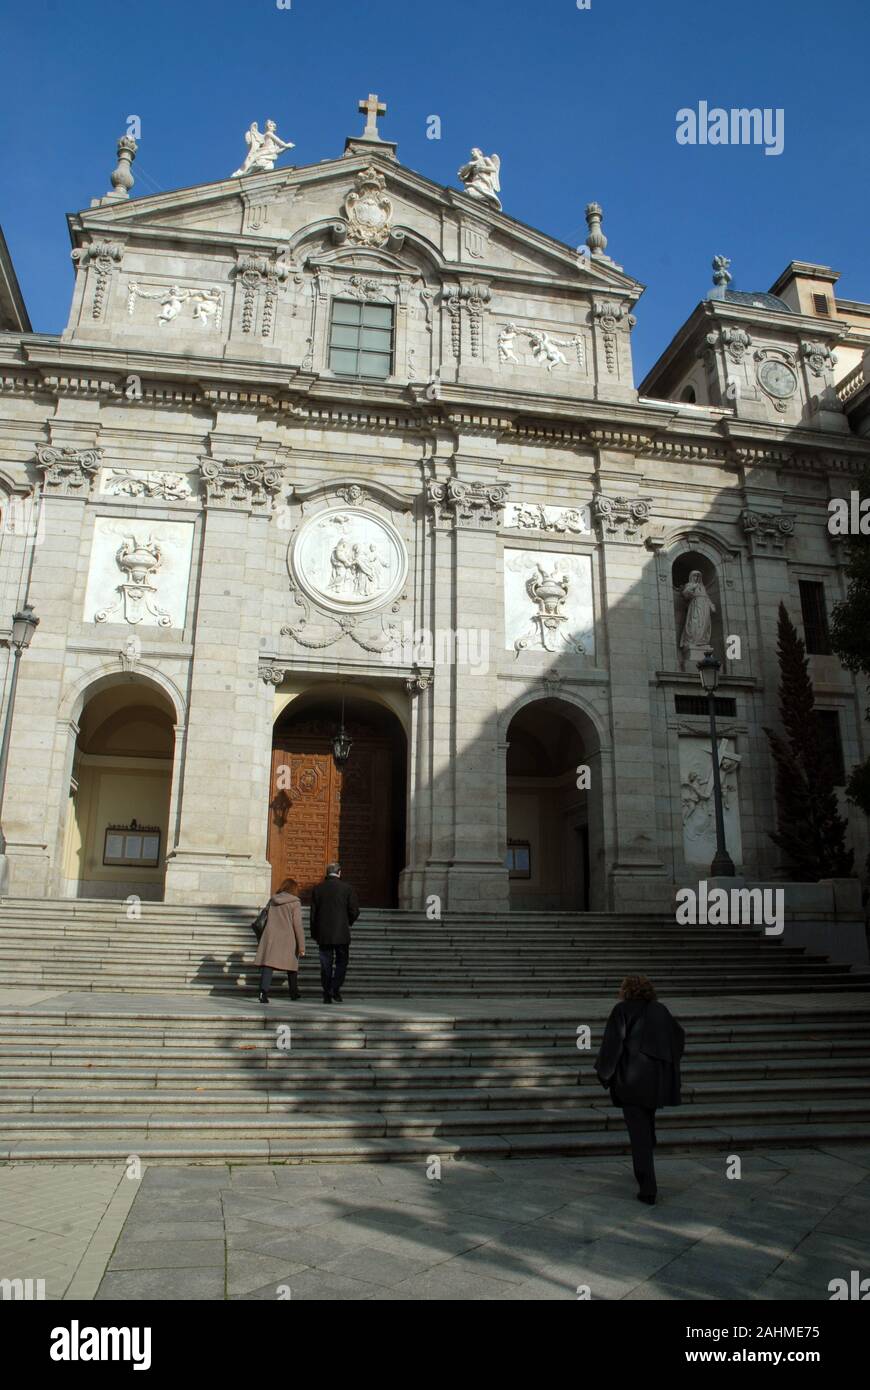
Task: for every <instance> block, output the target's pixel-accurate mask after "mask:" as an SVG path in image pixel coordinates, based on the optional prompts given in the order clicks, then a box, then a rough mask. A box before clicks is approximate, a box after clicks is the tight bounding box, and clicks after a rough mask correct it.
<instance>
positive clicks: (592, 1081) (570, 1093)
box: [0, 1070, 870, 1123]
mask: <svg viewBox="0 0 870 1390" xmlns="http://www.w3.org/2000/svg"><path fill="white" fill-rule="evenodd" d="M275 1085H276V1081H275V1079H273V1081H272V1085H271V1087H267V1086H257V1087H250V1086H247V1085H246V1086H245V1087H244V1089H241V1090H236V1089H232V1088H231V1087H230V1086H229V1085H227V1086H226V1087H212V1088H210V1089H209V1090H208V1091H207V1092H206V1090H205V1088H204V1087H202V1086H200V1087H196V1088H193V1087H191V1086H190V1085H189V1084H188V1085H185V1084H184V1082H179V1081H177V1080H176V1083H175V1086H174V1088H173V1089H171V1090H169V1089H167V1090H160V1089H157V1090H155V1088H154V1087H148V1088H144V1089H139V1090H136V1089H135V1088H131V1086H130V1084H129V1082H125V1083H124V1085H118V1084H114V1085H112V1086H111V1087H105V1088H89V1089H88V1090H87V1091H76V1090H74V1089H72V1088H69V1087H66V1088H63V1089H59V1090H52V1089H51V1088H50V1087H49V1088H45V1087H39V1088H38V1089H31V1088H27V1087H21V1088H19V1089H18V1090H14V1089H13V1090H9V1089H6V1087H5V1083H4V1086H3V1087H2V1088H0V1114H2V1115H3V1116H4V1117H5V1116H21V1115H28V1114H29V1115H48V1116H50V1115H61V1114H76V1115H79V1116H80V1117H85V1116H88V1115H94V1114H96V1115H100V1114H103V1113H109V1112H120V1113H131V1114H134V1115H140V1114H143V1113H144V1114H147V1115H152V1116H154V1117H155V1118H159V1117H160V1116H161V1115H165V1114H171V1113H173V1112H174V1111H175V1110H177V1109H180V1110H181V1111H182V1112H183V1113H188V1112H192V1113H195V1112H196V1111H198V1110H199V1111H202V1110H206V1111H208V1113H211V1112H212V1109H220V1110H221V1111H223V1112H226V1111H230V1112H232V1111H239V1112H241V1111H255V1112H258V1113H262V1112H268V1113H272V1112H274V1111H293V1112H296V1111H300V1112H304V1113H308V1112H313V1113H322V1112H328V1111H340V1112H343V1113H348V1114H350V1113H353V1112H354V1111H359V1110H361V1109H365V1110H377V1111H381V1110H402V1111H404V1110H407V1109H411V1110H437V1111H439V1112H440V1111H442V1110H444V1109H445V1107H446V1108H449V1109H458V1108H468V1107H469V1106H470V1107H473V1108H487V1109H493V1108H499V1107H504V1108H514V1107H519V1108H523V1109H528V1108H530V1107H532V1106H535V1107H538V1106H543V1107H545V1108H548V1107H552V1106H559V1107H561V1106H568V1107H570V1108H571V1109H575V1110H578V1111H580V1110H583V1109H584V1108H587V1107H589V1106H592V1107H593V1108H594V1109H597V1108H600V1107H601V1106H602V1105H603V1106H605V1107H606V1106H609V1104H610V1102H609V1099H608V1097H607V1095H606V1093H605V1092H604V1091H603V1090H602V1088H601V1087H600V1086H599V1084H598V1082H597V1079H596V1078H595V1077H594V1075H593V1074H592V1073H591V1070H590V1072H589V1074H588V1075H585V1076H584V1077H583V1084H582V1085H580V1086H577V1085H576V1084H573V1078H570V1079H569V1078H567V1077H565V1078H560V1077H554V1078H550V1079H548V1081H547V1082H546V1084H541V1083H540V1082H539V1081H537V1080H535V1079H529V1078H524V1079H522V1080H518V1079H514V1080H513V1082H512V1081H511V1079H510V1078H507V1079H505V1080H503V1079H502V1078H499V1079H498V1081H497V1082H493V1081H484V1080H483V1079H482V1078H480V1077H474V1078H471V1079H469V1078H468V1077H465V1078H456V1077H450V1078H446V1079H445V1080H444V1082H443V1084H442V1085H438V1084H437V1079H435V1080H434V1081H433V1079H432V1078H426V1080H425V1081H424V1082H418V1083H417V1084H415V1085H413V1086H412V1085H409V1083H408V1078H394V1079H392V1080H391V1081H390V1084H388V1085H386V1086H382V1085H375V1086H373V1085H372V1083H371V1080H369V1082H368V1084H367V1085H366V1084H364V1080H363V1079H362V1078H360V1079H356V1080H355V1082H354V1084H352V1085H347V1084H342V1083H340V1082H336V1081H334V1082H333V1085H332V1087H331V1088H330V1087H329V1086H314V1085H311V1084H310V1083H309V1089H305V1085H304V1079H303V1078H300V1077H298V1076H294V1077H293V1078H292V1089H284V1088H283V1087H282V1088H280V1089H275ZM682 1094H683V1102H684V1104H685V1105H690V1104H708V1103H712V1102H714V1101H715V1102H727V1103H731V1104H738V1103H739V1104H741V1105H744V1106H745V1105H746V1104H751V1103H754V1102H756V1101H761V1100H762V1099H766V1100H767V1102H768V1108H769V1109H770V1110H771V1112H772V1111H773V1110H774V1109H776V1108H777V1107H778V1106H779V1105H780V1104H781V1103H788V1102H793V1101H799V1102H804V1103H807V1104H809V1103H810V1101H813V1102H815V1101H819V1100H821V1101H825V1100H828V1099H830V1100H831V1101H832V1102H833V1099H834V1098H848V1099H851V1100H855V1101H861V1102H863V1103H864V1104H866V1105H868V1106H870V1085H868V1080H867V1077H866V1075H863V1076H857V1077H854V1078H851V1079H850V1078H849V1077H847V1076H830V1075H822V1076H818V1075H813V1076H807V1075H793V1076H791V1077H786V1078H782V1077H768V1078H765V1079H758V1078H756V1077H751V1078H748V1079H747V1078H744V1079H743V1081H742V1084H741V1082H740V1079H739V1078H734V1077H723V1078H722V1079H720V1080H716V1079H710V1078H703V1079H702V1078H700V1077H692V1078H690V1079H689V1080H688V1081H687V1082H686V1083H685V1084H684V1086H683V1091H682ZM16 1123H17V1121H16Z"/></svg>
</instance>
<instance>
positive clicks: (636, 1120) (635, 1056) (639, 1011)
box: [595, 975, 685, 1206]
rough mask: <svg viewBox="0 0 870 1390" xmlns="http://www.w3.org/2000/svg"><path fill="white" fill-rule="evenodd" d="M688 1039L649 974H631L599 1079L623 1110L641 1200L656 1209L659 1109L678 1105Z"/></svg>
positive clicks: (598, 1065)
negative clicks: (659, 998) (656, 993)
mask: <svg viewBox="0 0 870 1390" xmlns="http://www.w3.org/2000/svg"><path fill="white" fill-rule="evenodd" d="M684 1046H685V1034H684V1032H683V1030H682V1028H681V1027H680V1025H679V1023H678V1022H677V1020H676V1019H675V1018H674V1017H673V1016H672V1015H671V1013H670V1012H669V1010H668V1009H666V1008H665V1006H664V1004H661V1003H659V1001H658V1000H657V999H656V995H655V990H654V989H653V987H652V985H651V984H650V982H649V980H648V979H647V978H646V976H645V975H629V976H627V978H626V979H624V980H623V982H622V987H621V988H620V991H619V1003H618V1004H617V1005H616V1006H615V1008H614V1009H613V1011H612V1012H611V1015H610V1017H609V1019H608V1020H607V1026H606V1027H605V1029H604V1037H603V1039H602V1042H601V1048H600V1050H599V1053H598V1056H597V1058H596V1059H595V1070H596V1072H597V1073H598V1079H599V1081H600V1082H601V1084H602V1086H604V1087H605V1089H607V1090H609V1091H610V1098H611V1100H612V1101H613V1104H614V1105H619V1106H621V1107H622V1113H623V1116H624V1117H625V1123H626V1126H627V1128H628V1137H629V1139H630V1140H631V1156H632V1160H633V1163H634V1176H635V1178H636V1179H637V1185H638V1193H637V1196H638V1201H641V1202H646V1203H647V1204H648V1205H649V1206H653V1205H654V1203H655V1200H656V1190H657V1189H656V1171H655V1164H654V1162H653V1149H654V1148H655V1144H656V1110H657V1109H658V1108H659V1106H660V1105H679V1104H680V1058H681V1057H682V1055H683V1048H684Z"/></svg>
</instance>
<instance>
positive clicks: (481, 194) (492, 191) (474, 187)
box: [458, 146, 501, 212]
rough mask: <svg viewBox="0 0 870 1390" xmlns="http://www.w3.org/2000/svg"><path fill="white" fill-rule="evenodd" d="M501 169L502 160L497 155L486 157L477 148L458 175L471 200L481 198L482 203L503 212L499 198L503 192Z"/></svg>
mask: <svg viewBox="0 0 870 1390" xmlns="http://www.w3.org/2000/svg"><path fill="white" fill-rule="evenodd" d="M500 169H501V159H500V158H499V156H498V155H497V154H491V155H485V154H484V153H483V150H479V149H478V148H477V146H475V147H474V149H473V150H472V151H471V158H470V160H469V161H468V163H467V164H463V166H462V168H461V169H460V170H459V175H458V177H459V178H460V179H462V182H463V183H464V184H465V191H466V193H467V194H468V196H469V197H470V198H480V200H481V202H483V203H489V204H490V206H492V207H494V208H495V209H496V211H497V212H501V203H500V202H499V199H498V196H497V195H498V194H499V193H500V192H501V183H500V182H499V170H500Z"/></svg>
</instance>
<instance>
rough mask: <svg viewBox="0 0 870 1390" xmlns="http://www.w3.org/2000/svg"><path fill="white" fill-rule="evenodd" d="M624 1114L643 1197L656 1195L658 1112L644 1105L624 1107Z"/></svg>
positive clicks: (638, 1186) (635, 1174) (638, 1185)
mask: <svg viewBox="0 0 870 1390" xmlns="http://www.w3.org/2000/svg"><path fill="white" fill-rule="evenodd" d="M622 1113H623V1115H624V1116H625V1123H626V1126H627V1128H628V1137H629V1139H630V1140H631V1158H632V1162H633V1163H634V1176H635V1177H636V1178H637V1188H638V1192H639V1193H640V1195H641V1197H654V1196H655V1195H656V1169H655V1164H654V1162H653V1149H654V1148H655V1146H656V1112H655V1111H654V1110H647V1109H646V1108H645V1106H643V1105H624V1106H623V1107H622Z"/></svg>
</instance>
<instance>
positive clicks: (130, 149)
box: [106, 135, 139, 198]
mask: <svg viewBox="0 0 870 1390" xmlns="http://www.w3.org/2000/svg"><path fill="white" fill-rule="evenodd" d="M138 149H139V146H138V145H137V144H136V141H135V140H134V139H133V137H132V135H122V136H121V138H120V140H119V141H118V163H117V164H116V166H115V168H114V169H113V171H112V175H111V181H112V192H111V193H107V194H106V197H107V198H129V196H130V189H131V188H132V187H133V184H134V182H135V180H134V178H133V173H132V171H131V169H130V165H131V164H132V163H133V160H134V159H135V158H136V152H137V150H138Z"/></svg>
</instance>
